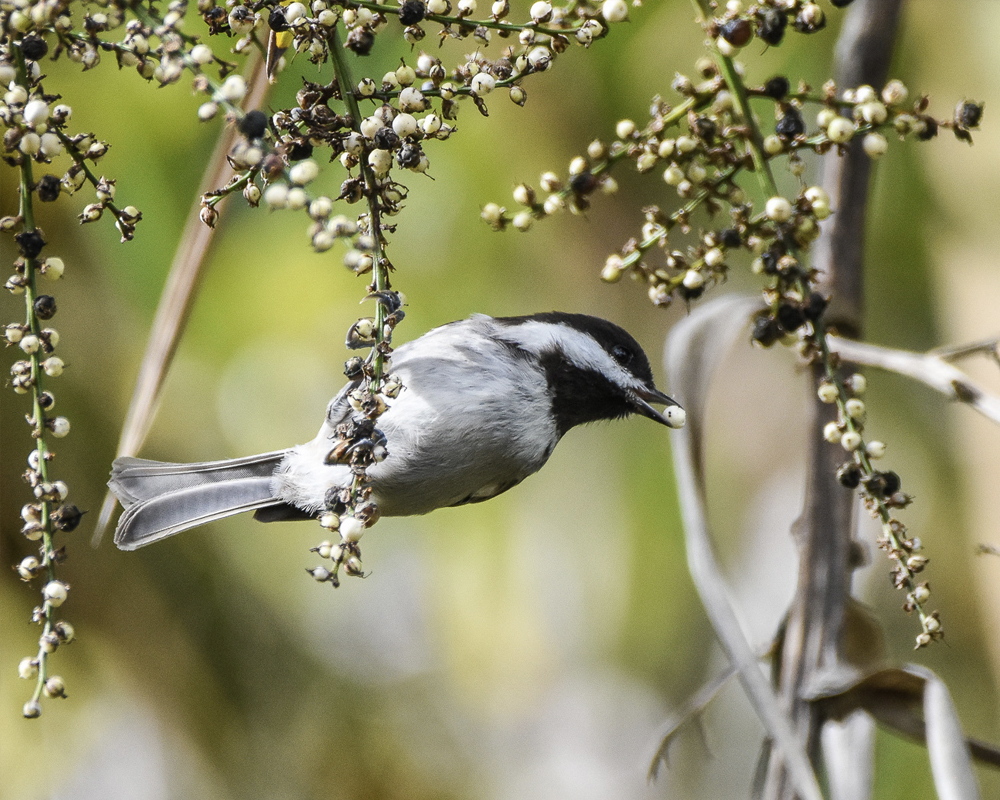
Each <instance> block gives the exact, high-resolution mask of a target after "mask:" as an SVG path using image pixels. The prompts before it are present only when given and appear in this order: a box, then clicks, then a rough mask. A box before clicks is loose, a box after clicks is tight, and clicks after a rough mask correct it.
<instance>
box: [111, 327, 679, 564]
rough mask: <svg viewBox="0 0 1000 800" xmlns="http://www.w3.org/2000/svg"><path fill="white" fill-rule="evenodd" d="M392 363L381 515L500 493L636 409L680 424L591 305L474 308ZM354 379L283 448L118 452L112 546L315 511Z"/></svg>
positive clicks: (346, 480)
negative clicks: (520, 311)
mask: <svg viewBox="0 0 1000 800" xmlns="http://www.w3.org/2000/svg"><path fill="white" fill-rule="evenodd" d="M392 373H393V374H394V375H395V376H397V377H398V379H399V380H400V381H401V382H402V390H401V392H400V393H399V395H398V396H397V397H396V399H395V400H391V401H390V404H389V406H388V410H386V411H385V412H384V413H383V414H382V415H381V416H379V417H378V418H377V420H376V425H377V426H378V430H376V431H374V432H373V434H374V436H375V437H376V438H377V439H378V441H379V442H380V443H381V442H382V441H384V448H385V450H384V451H383V453H382V456H383V458H382V460H378V461H376V463H373V464H372V465H371V466H370V467H369V468H368V470H367V475H368V478H369V480H370V481H371V486H372V494H371V500H372V501H374V502H375V503H376V504H377V507H378V510H379V512H380V514H381V515H383V516H408V515H411V514H426V513H427V512H428V511H433V510H434V509H436V508H442V507H445V506H459V505H463V504H465V503H478V502H481V501H483V500H488V499H490V498H491V497H496V496H497V495H498V494H501V493H503V492H506V491H507V490H508V489H510V488H511V487H513V486H516V485H517V484H519V483H520V482H521V481H523V480H524V479H525V478H526V477H528V476H529V475H531V474H533V473H535V472H537V471H538V470H539V469H541V467H542V465H543V464H545V462H546V461H547V460H548V458H549V456H550V455H552V451H553V449H554V448H555V446H556V444H557V443H558V442H559V440H560V439H561V438H562V436H563V435H564V434H565V433H566V432H567V431H568V430H569V429H570V428H573V427H574V426H576V425H581V424H583V423H586V422H594V421H596V420H604V419H607V420H611V419H619V418H622V417H627V416H629V415H630V414H641V415H643V416H645V417H649V418H650V419H653V420H655V421H656V422H659V423H661V424H663V425H667V426H668V427H674V428H678V427H681V426H682V425H683V424H684V411H683V409H682V408H681V407H680V406H679V405H678V404H677V403H675V402H674V401H673V400H671V399H670V398H669V397H667V396H666V395H665V394H663V393H662V392H660V391H659V390H658V389H657V388H656V387H655V386H654V384H653V373H652V371H651V370H650V368H649V360H648V359H647V358H646V354H645V353H644V352H643V351H642V348H641V347H640V346H639V344H638V342H636V341H635V339H633V338H632V337H631V336H630V335H629V334H628V333H626V332H625V331H624V330H622V329H621V328H620V327H618V326H617V325H614V324H613V323H611V322H607V321H606V320H603V319H599V318H597V317H591V316H587V315H584V314H567V313H562V312H551V313H544V314H533V315H530V316H523V317H497V318H494V317H488V316H485V315H482V314H476V315H474V316H472V317H471V318H470V319H466V320H461V321H458V322H451V323H449V324H447V325H442V326H441V327H439V328H435V329H434V330H432V331H430V332H428V333H426V334H424V335H423V336H421V337H420V338H418V339H416V340H414V341H412V342H409V343H407V344H404V345H401V346H400V347H399V348H398V349H397V350H396V351H395V352H394V353H393V355H392ZM359 386H361V379H360V378H358V379H356V380H354V381H353V382H350V383H348V384H347V386H345V387H344V388H343V389H342V390H341V391H340V393H339V394H337V396H336V397H334V398H333V400H332V401H331V402H330V404H329V406H328V407H327V411H326V418H325V419H324V421H323V426H322V427H321V428H320V431H319V433H318V434H317V436H316V438H315V439H313V440H312V441H311V442H308V443H306V444H301V445H297V446H295V447H292V448H290V449H287V450H279V451H276V452H272V453H264V454H262V455H257V456H249V457H247V458H236V459H230V460H226V461H208V462H203V463H198V464H169V463H162V462H158V461H149V460H145V459H139V458H119V459H117V460H116V461H115V462H114V465H113V468H112V475H111V480H110V481H109V483H108V486H110V487H111V490H112V492H114V494H115V495H116V496H117V497H118V499H119V500H120V501H121V503H122V506H123V507H124V508H125V512H124V513H123V514H122V516H121V518H120V519H119V521H118V528H117V530H116V531H115V544H117V545H118V547H120V548H121V549H123V550H134V549H136V548H138V547H142V546H144V545H147V544H150V543H151V542H155V541H159V540H160V539H164V538H166V537H167V536H172V535H173V534H175V533H179V532H180V531H183V530H186V529H188V528H193V527H195V526H197V525H203V524H205V523H207V522H211V521H212V520H216V519H220V518H222V517H228V516H230V515H232V514H237V513H239V512H241V511H254V512H255V514H254V516H255V517H256V518H257V519H259V520H262V521H264V522H273V521H277V520H284V519H307V518H315V517H317V516H319V515H320V514H321V513H322V512H323V511H324V509H325V507H326V504H327V498H328V497H329V496H330V495H329V494H328V493H329V492H330V490H331V489H333V490H334V491H336V487H346V486H349V485H350V483H351V480H352V473H351V467H350V466H349V465H348V464H345V463H336V460H335V459H331V458H330V455H331V448H333V447H334V444H335V440H337V439H339V438H340V434H338V433H337V428H338V426H341V431H343V423H348V422H350V421H351V420H352V419H354V420H358V421H360V422H361V423H364V422H365V420H364V419H362V418H360V415H358V414H356V413H355V411H354V410H353V409H352V407H351V404H350V401H349V396H348V395H349V393H350V392H351V391H352V390H354V389H356V388H358V387H359ZM652 403H658V404H663V405H665V406H666V409H665V411H664V412H663V413H661V412H659V411H657V410H656V409H655V408H653V406H652V405H651V404H652ZM379 432H381V435H384V440H383V439H382V436H380V435H379ZM331 460H333V461H334V462H335V463H330V462H331Z"/></svg>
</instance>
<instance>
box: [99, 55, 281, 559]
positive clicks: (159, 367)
mask: <svg viewBox="0 0 1000 800" xmlns="http://www.w3.org/2000/svg"><path fill="white" fill-rule="evenodd" d="M251 58H252V59H253V60H252V63H251V66H250V68H249V70H248V74H247V86H249V87H250V88H249V91H248V92H247V95H246V99H245V101H244V104H243V108H244V110H246V109H253V108H258V107H259V106H260V105H261V104H262V103H263V102H264V96H265V95H266V93H267V90H268V88H269V85H268V81H267V76H266V75H265V73H264V69H263V60H262V59H261V58H260V57H259V56H257V55H254V56H251ZM236 135H237V131H236V127H235V126H233V125H228V126H226V127H224V128H223V129H222V131H221V132H220V134H219V139H218V141H217V142H216V145H215V149H214V150H213V151H212V155H211V157H210V158H209V160H208V162H207V166H206V167H205V174H204V176H203V178H202V182H201V189H200V190H199V192H198V195H197V199H196V200H195V202H194V204H193V205H192V207H191V211H190V213H189V214H188V218H187V222H186V223H185V225H184V233H183V234H182V235H181V240H180V242H179V243H178V245H177V251H176V252H175V253H174V260H173V263H172V264H171V265H170V273H169V274H168V275H167V280H166V283H165V284H164V287H163V294H162V295H161V296H160V303H159V305H158V306H157V308H156V316H155V318H154V319H153V326H152V328H151V330H150V332H149V340H148V341H147V342H146V351H145V353H144V354H143V357H142V363H141V364H140V366H139V375H138V377H137V378H136V381H135V388H134V389H133V390H132V399H131V401H130V402H129V407H128V413H127V414H126V416H125V423H124V425H123V426H122V432H121V437H120V438H119V440H118V451H117V453H116V457H119V458H120V457H122V456H134V455H135V454H136V453H138V452H139V448H140V447H142V443H143V442H144V441H145V440H146V436H147V435H148V434H149V430H150V428H152V426H153V420H154V419H155V418H156V412H157V410H158V408H159V403H160V393H161V391H162V389H163V382H164V381H165V380H166V377H167V372H168V370H169V369H170V364H171V363H172V362H173V359H174V354H175V353H176V352H177V345H178V344H179V343H180V339H181V335H182V334H183V333H184V328H185V326H186V325H187V321H188V317H189V315H190V313H191V309H192V307H193V306H194V299H195V297H196V295H197V292H198V285H199V284H200V282H201V278H202V275H204V270H205V266H206V265H207V263H208V254H209V251H210V249H211V246H212V243H213V241H214V239H215V231H216V228H215V227H209V226H208V225H206V224H204V223H203V222H202V221H201V218H200V211H201V196H202V195H203V194H204V193H205V192H207V191H210V190H211V189H214V188H215V187H217V186H223V185H224V184H225V183H226V182H227V181H228V180H229V178H230V177H231V176H232V174H233V170H232V167H230V166H229V163H228V161H227V160H226V155H227V154H228V153H229V151H230V150H231V149H232V147H233V144H234V142H235V137H236ZM115 505H116V500H115V496H114V495H113V494H111V492H110V491H109V492H107V494H105V496H104V502H103V503H102V504H101V513H100V516H99V517H98V520H97V525H96V527H95V530H94V534H93V536H92V537H91V540H90V543H91V545H92V546H94V547H97V545H99V544H100V543H101V538H102V537H103V536H104V532H105V531H106V530H107V527H108V523H109V522H110V521H111V515H112V514H113V513H114V510H115Z"/></svg>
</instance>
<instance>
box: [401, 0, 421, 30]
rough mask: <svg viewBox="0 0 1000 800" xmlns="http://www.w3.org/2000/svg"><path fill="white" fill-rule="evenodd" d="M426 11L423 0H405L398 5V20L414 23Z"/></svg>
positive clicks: (408, 23)
mask: <svg viewBox="0 0 1000 800" xmlns="http://www.w3.org/2000/svg"><path fill="white" fill-rule="evenodd" d="M426 13H427V6H425V5H424V2H423V0H406V2H405V3H403V5H401V6H400V7H399V21H400V22H401V23H403V24H404V25H416V24H417V23H418V22H420V21H421V20H422V19H423V18H424V15H425V14H426Z"/></svg>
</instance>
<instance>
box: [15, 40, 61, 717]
mask: <svg viewBox="0 0 1000 800" xmlns="http://www.w3.org/2000/svg"><path fill="white" fill-rule="evenodd" d="M12 50H13V53H14V57H15V66H16V69H17V76H18V83H19V84H21V85H22V86H27V85H29V83H30V81H29V79H28V76H27V66H26V64H25V60H24V54H23V53H22V52H21V49H20V48H19V47H18V48H12ZM33 188H34V180H33V178H32V166H31V158H30V157H29V156H27V155H25V156H23V157H22V158H21V164H20V186H19V189H20V208H19V213H20V217H21V220H22V232H23V233H27V234H32V233H36V232H37V229H36V227H35V213H34V207H33V204H32V190H33ZM37 276H38V259H37V258H35V257H34V256H25V258H24V278H25V286H24V305H25V317H26V323H27V325H28V327H29V329H30V331H31V333H32V334H33V335H34V336H35V337H36V338H37V339H39V340H41V332H42V326H41V324H40V322H39V319H38V315H37V314H36V313H35V300H36V299H37V297H38V288H37V285H36V282H37ZM42 353H43V351H42V348H38V349H36V350H35V351H34V352H33V353H31V354H29V355H28V360H29V361H30V363H31V410H32V418H31V420H30V422H31V424H32V427H33V430H32V436H33V437H34V445H35V450H36V452H37V453H38V464H37V467H35V469H36V471H37V473H38V477H39V479H40V482H41V485H48V484H49V465H48V462H49V458H50V457H51V455H50V451H49V448H48V443H47V442H46V438H45V430H46V426H45V419H46V415H45V410H44V409H43V408H42V402H41V397H42V393H43V391H44V383H45V370H44V369H43V367H42ZM39 505H40V507H41V511H40V516H41V519H40V520H39V524H40V525H41V529H42V547H41V556H42V562H41V565H42V567H43V568H44V569H45V575H46V581H54V580H55V579H56V562H55V558H54V553H55V545H54V544H53V536H54V530H53V521H52V501H51V499H50V498H49V497H48V496H46V495H42V496H41V497H40V498H39ZM41 609H42V635H41V637H40V638H39V648H38V656H37V659H38V676H37V680H36V681H35V688H34V691H33V692H32V695H31V701H30V705H31V706H32V707H34V708H37V704H38V701H39V698H41V696H42V690H43V689H44V688H45V681H46V679H47V678H48V655H49V651H48V650H47V649H46V648H45V647H44V646H43V645H42V642H44V641H45V640H46V639H48V638H49V636H51V635H52V626H53V624H54V621H55V611H54V609H53V607H52V604H51V603H49V602H47V601H46V602H44V603H43V604H42V606H41ZM25 708H26V709H27V708H28V706H25ZM25 715H26V716H27V712H26V714H25ZM35 716H37V713H36V714H35Z"/></svg>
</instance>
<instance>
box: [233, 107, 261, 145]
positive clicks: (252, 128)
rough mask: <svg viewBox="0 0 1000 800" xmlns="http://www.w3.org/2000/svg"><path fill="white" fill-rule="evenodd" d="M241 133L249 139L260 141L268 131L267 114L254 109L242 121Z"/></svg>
mask: <svg viewBox="0 0 1000 800" xmlns="http://www.w3.org/2000/svg"><path fill="white" fill-rule="evenodd" d="M239 128H240V133H242V134H243V135H244V136H246V137H247V138H248V139H260V138H261V137H263V135H264V133H265V132H266V131H267V114H265V113H264V112H263V111H258V110H256V109H254V110H253V111H248V112H247V114H246V116H244V117H243V119H241V120H240V125H239Z"/></svg>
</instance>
